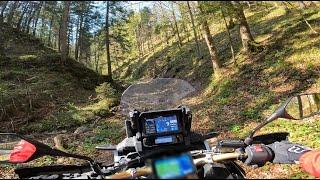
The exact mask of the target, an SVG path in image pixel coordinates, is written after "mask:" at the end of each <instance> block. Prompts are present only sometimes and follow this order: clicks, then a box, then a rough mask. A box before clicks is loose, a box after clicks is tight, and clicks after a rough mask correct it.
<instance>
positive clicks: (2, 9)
mask: <svg viewBox="0 0 320 180" xmlns="http://www.w3.org/2000/svg"><path fill="white" fill-rule="evenodd" d="M2 3H3V4H2V6H1V7H2V8H1V14H0V23H2V22H3V19H4V16H3V15H4V11H5V10H6V8H7V6H8V4H9V1H3V2H2Z"/></svg>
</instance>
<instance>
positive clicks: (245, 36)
mask: <svg viewBox="0 0 320 180" xmlns="http://www.w3.org/2000/svg"><path fill="white" fill-rule="evenodd" d="M231 2H232V4H233V7H234V9H235V11H236V16H237V19H238V21H239V22H240V25H239V28H240V36H241V40H242V46H243V48H244V50H245V51H247V52H248V51H250V48H249V45H250V43H252V42H254V39H253V37H252V34H251V32H250V28H249V25H248V22H247V19H246V17H245V15H244V13H243V9H242V6H241V4H240V3H239V2H237V1H231Z"/></svg>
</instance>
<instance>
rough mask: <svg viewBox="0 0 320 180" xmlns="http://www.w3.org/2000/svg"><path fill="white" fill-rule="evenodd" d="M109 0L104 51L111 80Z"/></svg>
mask: <svg viewBox="0 0 320 180" xmlns="http://www.w3.org/2000/svg"><path fill="white" fill-rule="evenodd" d="M109 8H110V7H109V1H107V9H106V11H107V12H106V51H107V70H108V71H107V72H108V78H109V80H112V71H111V58H110V40H109Z"/></svg>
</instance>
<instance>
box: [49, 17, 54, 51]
mask: <svg viewBox="0 0 320 180" xmlns="http://www.w3.org/2000/svg"><path fill="white" fill-rule="evenodd" d="M53 19H54V14H52V15H51V19H50V25H49V26H50V29H49V35H48V44H50V46H51V35H52V26H53Z"/></svg>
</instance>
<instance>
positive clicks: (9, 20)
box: [7, 1, 20, 24]
mask: <svg viewBox="0 0 320 180" xmlns="http://www.w3.org/2000/svg"><path fill="white" fill-rule="evenodd" d="M19 6H20V2H19V1H15V2H14V3H13V4H12V6H11V8H10V10H9V14H8V18H7V23H8V24H11V23H12V19H13V15H14V13H15V11H16V9H17V8H18V7H19Z"/></svg>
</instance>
